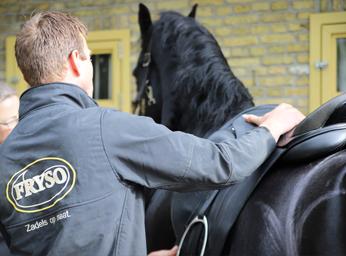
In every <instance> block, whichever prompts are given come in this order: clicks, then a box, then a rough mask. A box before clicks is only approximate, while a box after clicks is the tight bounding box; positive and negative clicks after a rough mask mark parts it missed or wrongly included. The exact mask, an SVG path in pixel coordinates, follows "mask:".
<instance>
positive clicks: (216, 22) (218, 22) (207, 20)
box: [199, 18, 222, 27]
mask: <svg viewBox="0 0 346 256" xmlns="http://www.w3.org/2000/svg"><path fill="white" fill-rule="evenodd" d="M199 21H200V22H201V23H202V24H203V25H205V26H206V27H208V26H221V25H222V19H215V18H214V19H213V18H201V19H199Z"/></svg>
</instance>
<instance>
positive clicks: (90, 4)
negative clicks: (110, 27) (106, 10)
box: [79, 0, 109, 6]
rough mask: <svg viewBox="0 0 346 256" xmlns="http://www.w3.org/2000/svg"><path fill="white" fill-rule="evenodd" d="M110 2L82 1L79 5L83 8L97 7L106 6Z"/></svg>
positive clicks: (104, 0) (101, 0)
mask: <svg viewBox="0 0 346 256" xmlns="http://www.w3.org/2000/svg"><path fill="white" fill-rule="evenodd" d="M108 3H109V1H108V0H97V1H95V0H81V1H79V4H80V5H81V6H97V5H105V4H108Z"/></svg>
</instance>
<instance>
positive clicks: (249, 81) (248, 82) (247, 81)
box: [240, 78, 253, 88]
mask: <svg viewBox="0 0 346 256" xmlns="http://www.w3.org/2000/svg"><path fill="white" fill-rule="evenodd" d="M240 81H242V83H243V84H244V85H245V87H247V88H249V87H252V86H253V80H252V79H251V78H241V79H240Z"/></svg>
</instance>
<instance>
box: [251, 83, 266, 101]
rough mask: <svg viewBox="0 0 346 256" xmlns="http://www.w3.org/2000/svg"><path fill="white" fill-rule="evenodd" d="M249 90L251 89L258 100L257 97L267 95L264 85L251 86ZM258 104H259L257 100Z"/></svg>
mask: <svg viewBox="0 0 346 256" xmlns="http://www.w3.org/2000/svg"><path fill="white" fill-rule="evenodd" d="M249 91H250V93H251V95H252V97H254V98H255V99H256V100H257V98H259V97H262V96H264V95H265V90H264V88H262V87H251V88H249ZM256 105H257V102H256Z"/></svg>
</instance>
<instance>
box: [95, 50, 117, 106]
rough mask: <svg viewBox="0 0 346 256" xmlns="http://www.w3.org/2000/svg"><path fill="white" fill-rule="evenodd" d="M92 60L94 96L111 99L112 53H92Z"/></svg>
mask: <svg viewBox="0 0 346 256" xmlns="http://www.w3.org/2000/svg"><path fill="white" fill-rule="evenodd" d="M91 60H92V63H93V66H94V77H93V82H94V95H93V98H94V99H96V100H99V99H110V98H111V95H112V86H111V84H112V82H111V74H110V70H111V54H97V55H92V56H91Z"/></svg>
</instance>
